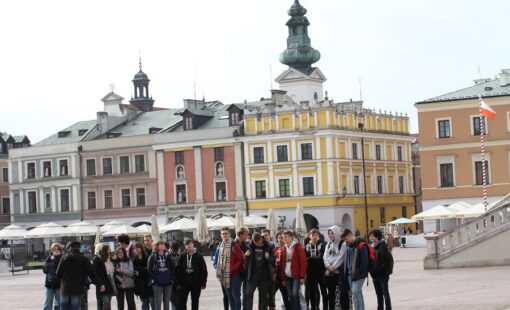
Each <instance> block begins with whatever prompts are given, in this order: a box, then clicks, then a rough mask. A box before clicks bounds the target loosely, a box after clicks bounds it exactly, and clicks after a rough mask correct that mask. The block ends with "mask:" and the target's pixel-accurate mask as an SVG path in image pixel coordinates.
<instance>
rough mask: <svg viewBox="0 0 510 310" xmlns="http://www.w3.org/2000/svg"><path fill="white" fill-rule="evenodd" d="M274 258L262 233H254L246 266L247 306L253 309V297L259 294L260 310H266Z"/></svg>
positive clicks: (245, 262)
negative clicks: (256, 292)
mask: <svg viewBox="0 0 510 310" xmlns="http://www.w3.org/2000/svg"><path fill="white" fill-rule="evenodd" d="M273 263H274V256H273V252H272V251H271V247H270V244H269V242H267V241H265V240H264V239H262V236H261V235H260V233H257V232H256V233H254V234H253V237H252V239H251V241H250V243H249V244H248V251H247V252H246V253H245V261H244V264H245V266H246V283H247V285H246V286H247V292H246V305H247V309H248V310H252V309H253V295H254V293H255V290H258V293H259V309H260V310H262V309H263V310H266V309H267V304H268V293H269V288H270V282H271V278H272V273H273Z"/></svg>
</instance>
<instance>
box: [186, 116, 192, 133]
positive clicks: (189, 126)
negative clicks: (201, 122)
mask: <svg viewBox="0 0 510 310" xmlns="http://www.w3.org/2000/svg"><path fill="white" fill-rule="evenodd" d="M192 129H193V117H190V116H188V117H185V118H184V130H192Z"/></svg>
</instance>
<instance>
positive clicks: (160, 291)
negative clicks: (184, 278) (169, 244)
mask: <svg viewBox="0 0 510 310" xmlns="http://www.w3.org/2000/svg"><path fill="white" fill-rule="evenodd" d="M147 269H148V272H149V276H150V277H151V279H152V281H153V284H152V291H153V292H154V304H155V310H161V304H163V309H164V310H170V298H171V294H172V284H173V281H174V276H175V268H174V263H173V262H172V258H171V257H170V254H169V253H168V252H167V251H166V246H165V242H164V241H161V240H160V241H158V242H156V245H155V249H154V252H153V253H152V255H151V256H150V257H149V261H148V267H147Z"/></svg>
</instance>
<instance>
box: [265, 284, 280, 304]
mask: <svg viewBox="0 0 510 310" xmlns="http://www.w3.org/2000/svg"><path fill="white" fill-rule="evenodd" d="M277 290H278V288H277V287H276V282H275V281H273V280H269V281H268V284H267V298H268V299H267V307H268V308H269V310H275V309H276V305H275V295H276V291H277Z"/></svg>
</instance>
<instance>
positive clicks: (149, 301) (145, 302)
mask: <svg viewBox="0 0 510 310" xmlns="http://www.w3.org/2000/svg"><path fill="white" fill-rule="evenodd" d="M140 301H141V302H142V310H149V305H150V309H152V310H154V296H151V297H145V298H140Z"/></svg>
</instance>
